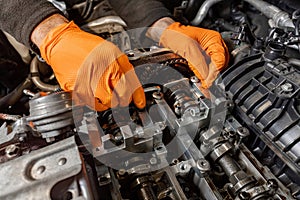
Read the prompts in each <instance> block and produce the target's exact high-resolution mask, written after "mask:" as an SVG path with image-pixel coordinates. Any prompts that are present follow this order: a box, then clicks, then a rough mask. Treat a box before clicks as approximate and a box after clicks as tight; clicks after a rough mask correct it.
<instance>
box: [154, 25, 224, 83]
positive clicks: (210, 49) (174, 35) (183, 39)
mask: <svg viewBox="0 0 300 200" xmlns="http://www.w3.org/2000/svg"><path fill="white" fill-rule="evenodd" d="M160 44H161V45H162V46H164V47H167V48H170V49H171V50H173V51H175V52H176V53H178V54H179V55H181V56H182V57H184V58H186V59H187V60H188V62H189V66H190V69H191V70H192V71H193V72H194V73H195V75H196V76H197V77H198V78H199V79H200V80H201V83H202V87H203V88H208V87H210V86H211V84H212V82H213V81H214V80H215V79H216V77H217V75H218V74H219V72H220V70H222V69H223V68H224V67H225V66H226V65H227V63H228V58H229V55H228V50H227V47H226V45H225V43H224V41H223V39H222V37H221V35H220V34H219V33H218V32H216V31H212V30H207V29H203V28H198V27H193V26H184V25H181V24H180V23H178V22H175V23H173V24H171V25H170V26H169V27H168V28H167V29H166V30H165V31H164V32H163V33H162V35H161V37H160ZM203 50H204V51H203ZM205 54H207V55H208V56H210V58H211V61H212V62H209V61H208V60H207V56H206V55H205Z"/></svg>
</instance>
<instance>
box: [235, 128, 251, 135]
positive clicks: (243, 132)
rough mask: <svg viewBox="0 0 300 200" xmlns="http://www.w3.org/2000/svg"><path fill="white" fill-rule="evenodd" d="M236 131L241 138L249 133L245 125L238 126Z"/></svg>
mask: <svg viewBox="0 0 300 200" xmlns="http://www.w3.org/2000/svg"><path fill="white" fill-rule="evenodd" d="M236 132H237V134H238V135H239V136H240V137H241V138H245V137H248V136H249V135H250V133H249V130H248V129H247V128H245V127H238V128H237V130H236Z"/></svg>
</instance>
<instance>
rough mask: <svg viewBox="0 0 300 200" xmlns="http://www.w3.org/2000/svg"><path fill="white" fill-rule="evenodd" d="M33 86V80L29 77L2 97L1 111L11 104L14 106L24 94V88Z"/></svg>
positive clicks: (0, 100) (0, 101) (0, 102)
mask: <svg viewBox="0 0 300 200" xmlns="http://www.w3.org/2000/svg"><path fill="white" fill-rule="evenodd" d="M31 86H32V80H31V78H30V77H27V78H26V79H25V81H24V82H23V83H21V84H20V85H19V86H17V87H16V88H15V89H14V90H13V91H12V92H11V93H9V94H8V95H6V96H4V97H2V98H1V99H0V111H4V110H5V109H7V108H8V107H9V106H13V105H14V104H15V103H16V102H17V101H18V100H19V99H20V98H21V97H22V95H23V90H24V89H28V88H30V87H31Z"/></svg>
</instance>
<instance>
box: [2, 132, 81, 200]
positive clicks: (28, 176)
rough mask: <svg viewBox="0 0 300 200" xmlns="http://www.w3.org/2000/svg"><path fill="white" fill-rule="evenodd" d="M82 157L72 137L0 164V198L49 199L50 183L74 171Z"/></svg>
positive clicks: (77, 170) (73, 174)
mask: <svg viewBox="0 0 300 200" xmlns="http://www.w3.org/2000/svg"><path fill="white" fill-rule="evenodd" d="M81 169H82V161H81V158H80V154H79V152H78V149H77V145H76V143H75V140H74V138H73V137H71V138H67V139H65V140H62V141H60V142H57V143H55V144H53V145H49V146H47V147H45V148H43V149H39V150H36V151H33V152H31V153H30V154H28V155H24V156H22V157H19V158H17V159H15V160H12V161H10V162H6V163H3V164H1V165H0V188H1V192H0V199H41V200H42V199H50V192H51V189H52V187H53V186H54V185H55V184H57V183H58V182H60V181H62V180H65V179H67V178H69V177H72V176H75V175H77V174H78V173H79V172H80V171H81Z"/></svg>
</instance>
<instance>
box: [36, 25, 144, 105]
mask: <svg viewBox="0 0 300 200" xmlns="http://www.w3.org/2000/svg"><path fill="white" fill-rule="evenodd" d="M40 51H41V55H42V57H43V58H44V59H45V60H46V62H47V63H48V64H49V65H50V66H51V67H52V69H53V71H54V73H55V76H56V78H57V80H58V82H59V84H60V86H61V88H62V89H64V90H67V91H73V96H75V98H76V100H77V101H78V100H80V103H85V104H87V105H89V106H90V107H92V108H94V109H96V110H98V111H102V110H106V109H108V108H111V107H116V106H126V105H128V104H129V103H130V102H131V100H133V102H134V103H135V105H136V106H137V107H138V108H143V107H144V106H145V103H146V100H145V94H144V91H143V88H142V87H141V84H140V82H139V80H138V78H137V76H136V74H135V72H134V70H133V66H132V65H131V64H130V63H129V60H128V58H127V56H126V55H125V54H124V53H122V52H121V51H120V50H119V48H118V47H116V46H115V45H114V44H112V43H110V42H108V41H106V40H104V39H102V38H100V37H98V36H95V35H92V34H89V33H86V32H84V31H82V30H80V28H79V27H78V26H77V25H75V24H74V23H73V22H70V23H64V24H61V25H59V26H58V27H56V28H54V29H52V30H51V31H50V32H49V33H48V34H47V35H46V37H45V38H44V40H43V42H42V44H41V45H40Z"/></svg>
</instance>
